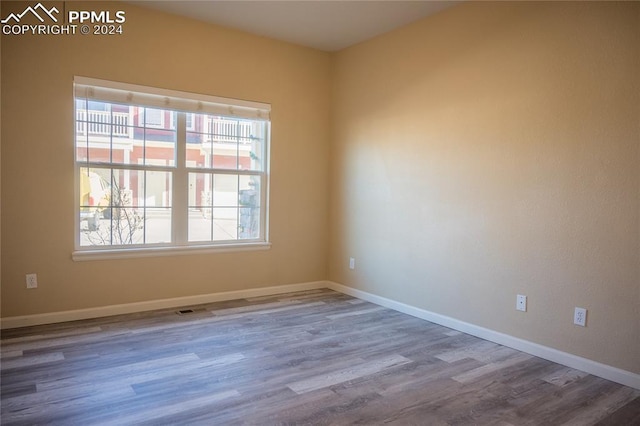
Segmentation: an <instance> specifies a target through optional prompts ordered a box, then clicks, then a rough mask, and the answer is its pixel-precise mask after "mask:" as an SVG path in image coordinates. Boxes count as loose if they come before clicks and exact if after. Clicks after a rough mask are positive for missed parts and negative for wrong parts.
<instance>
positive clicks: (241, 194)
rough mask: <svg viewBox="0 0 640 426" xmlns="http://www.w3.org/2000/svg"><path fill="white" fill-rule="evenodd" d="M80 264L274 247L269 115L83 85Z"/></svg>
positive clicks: (160, 93) (241, 104)
mask: <svg viewBox="0 0 640 426" xmlns="http://www.w3.org/2000/svg"><path fill="white" fill-rule="evenodd" d="M74 87H75V89H74V90H75V143H76V149H75V167H76V176H77V179H76V185H77V193H78V194H79V198H78V200H79V201H78V204H77V207H76V214H77V216H76V217H77V226H76V250H77V251H76V254H74V258H75V257H76V255H77V256H78V257H81V256H82V255H83V253H85V254H86V253H87V252H102V253H105V252H106V251H108V252H114V251H115V252H117V253H120V254H122V253H127V252H136V253H140V252H144V250H145V249H153V251H151V252H154V253H156V252H158V250H163V249H169V250H173V249H189V250H191V249H193V248H203V247H206V248H211V247H227V248H229V247H234V248H238V247H260V246H264V245H265V244H266V242H267V205H268V175H267V171H268V152H269V124H270V123H269V110H270V107H269V105H266V104H260V103H256V102H246V101H238V100H231V99H226V98H214V97H210V96H204V95H194V94H188V93H182V92H175V91H168V90H162V89H155V88H149V87H143V86H134V85H128V84H123V83H114V82H108V81H102V80H94V79H87V78H83V77H76V78H75V80H74Z"/></svg>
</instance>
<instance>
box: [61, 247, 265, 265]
mask: <svg viewBox="0 0 640 426" xmlns="http://www.w3.org/2000/svg"><path fill="white" fill-rule="evenodd" d="M270 248H271V243H245V244H224V245H222V244H221V245H215V246H214V245H201V246H185V247H144V248H139V247H136V248H130V249H126V248H125V249H123V248H119V249H104V250H76V251H74V252H73V253H72V254H71V258H72V259H73V261H74V262H81V261H86V260H112V259H132V258H136V257H160V256H183V255H191V254H209V253H230V252H239V251H255V250H269V249H270Z"/></svg>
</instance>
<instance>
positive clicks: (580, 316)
mask: <svg viewBox="0 0 640 426" xmlns="http://www.w3.org/2000/svg"><path fill="white" fill-rule="evenodd" d="M573 323H574V324H575V325H579V326H582V327H586V326H587V310H586V309H585V308H578V307H576V309H575V310H574V311H573Z"/></svg>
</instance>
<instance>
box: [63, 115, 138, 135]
mask: <svg viewBox="0 0 640 426" xmlns="http://www.w3.org/2000/svg"><path fill="white" fill-rule="evenodd" d="M112 131H113V136H117V137H129V136H130V132H131V131H132V127H131V126H129V113H127V112H110V111H92V110H89V111H86V110H76V134H77V135H86V134H87V132H89V134H90V135H100V136H109V135H111V132H112Z"/></svg>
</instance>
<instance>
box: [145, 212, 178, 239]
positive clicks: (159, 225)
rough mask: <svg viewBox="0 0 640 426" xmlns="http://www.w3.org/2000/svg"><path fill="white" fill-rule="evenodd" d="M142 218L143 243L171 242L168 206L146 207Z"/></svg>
mask: <svg viewBox="0 0 640 426" xmlns="http://www.w3.org/2000/svg"><path fill="white" fill-rule="evenodd" d="M144 218H145V223H144V231H145V232H144V233H145V241H144V242H145V243H150V244H153V243H170V242H171V209H170V208H147V209H145V215H144Z"/></svg>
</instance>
